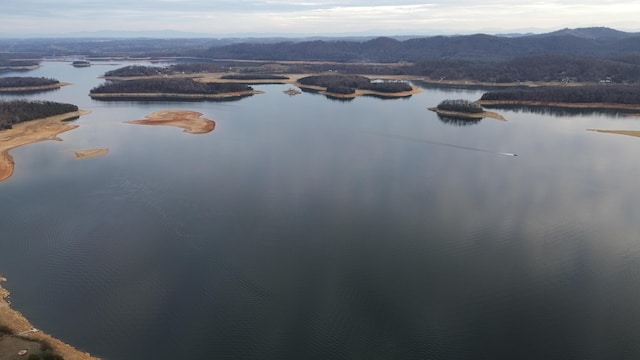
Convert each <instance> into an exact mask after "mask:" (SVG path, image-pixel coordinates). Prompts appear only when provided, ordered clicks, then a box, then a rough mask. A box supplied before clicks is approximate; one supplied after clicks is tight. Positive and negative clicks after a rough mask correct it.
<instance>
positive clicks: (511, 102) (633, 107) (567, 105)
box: [476, 100, 640, 111]
mask: <svg viewBox="0 0 640 360" xmlns="http://www.w3.org/2000/svg"><path fill="white" fill-rule="evenodd" d="M476 103H478V104H480V105H482V106H499V105H523V106H550V107H563V108H574V109H619V110H638V111H640V105H635V104H615V103H569V102H555V101H530V100H478V101H476Z"/></svg>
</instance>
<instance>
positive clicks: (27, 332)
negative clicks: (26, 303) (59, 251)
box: [0, 277, 98, 360]
mask: <svg viewBox="0 0 640 360" xmlns="http://www.w3.org/2000/svg"><path fill="white" fill-rule="evenodd" d="M4 281H6V279H5V278H3V277H0V357H2V356H5V355H10V354H12V355H13V356H14V357H2V358H3V359H5V358H6V359H19V358H22V357H23V356H24V358H25V359H27V358H29V359H31V358H32V357H31V355H34V356H38V357H37V359H40V358H44V359H64V360H98V358H95V357H92V356H91V354H89V353H85V352H82V351H79V350H77V349H75V348H73V347H72V346H71V345H69V344H66V343H64V342H62V341H60V340H58V339H56V338H54V337H52V336H51V335H48V334H45V333H43V332H42V331H40V330H38V329H36V328H35V327H34V326H33V325H32V324H31V323H30V322H29V320H27V319H26V318H25V317H24V316H23V315H22V314H21V313H20V312H18V311H16V310H14V309H12V308H11V306H10V305H11V304H10V302H9V300H8V299H7V298H8V297H9V291H8V290H6V289H5V288H3V287H2V286H1V283H2V282H4Z"/></svg>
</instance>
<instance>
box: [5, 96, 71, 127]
mask: <svg viewBox="0 0 640 360" xmlns="http://www.w3.org/2000/svg"><path fill="white" fill-rule="evenodd" d="M74 111H78V107H77V106H76V105H73V104H66V103H58V102H53V101H30V100H11V101H0V129H11V127H12V126H13V125H14V124H18V123H21V122H24V121H29V120H35V119H41V118H46V117H49V116H54V115H60V114H66V113H69V112H74Z"/></svg>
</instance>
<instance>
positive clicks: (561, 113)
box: [483, 105, 638, 117]
mask: <svg viewBox="0 0 640 360" xmlns="http://www.w3.org/2000/svg"><path fill="white" fill-rule="evenodd" d="M483 106H484V107H485V108H488V109H503V110H511V111H513V112H516V113H524V114H537V115H545V116H558V117H578V116H593V115H603V114H605V115H609V116H626V115H634V114H637V113H638V111H637V110H635V111H634V110H625V109H581V108H570V107H559V106H531V105H483Z"/></svg>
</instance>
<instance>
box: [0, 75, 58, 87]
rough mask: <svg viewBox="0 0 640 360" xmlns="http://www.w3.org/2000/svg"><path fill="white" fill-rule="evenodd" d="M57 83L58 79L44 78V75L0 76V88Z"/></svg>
mask: <svg viewBox="0 0 640 360" xmlns="http://www.w3.org/2000/svg"><path fill="white" fill-rule="evenodd" d="M59 83H60V81H58V80H56V79H50V78H44V77H21V76H11V77H3V78H0V88H17V87H31V86H47V85H55V84H59Z"/></svg>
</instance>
